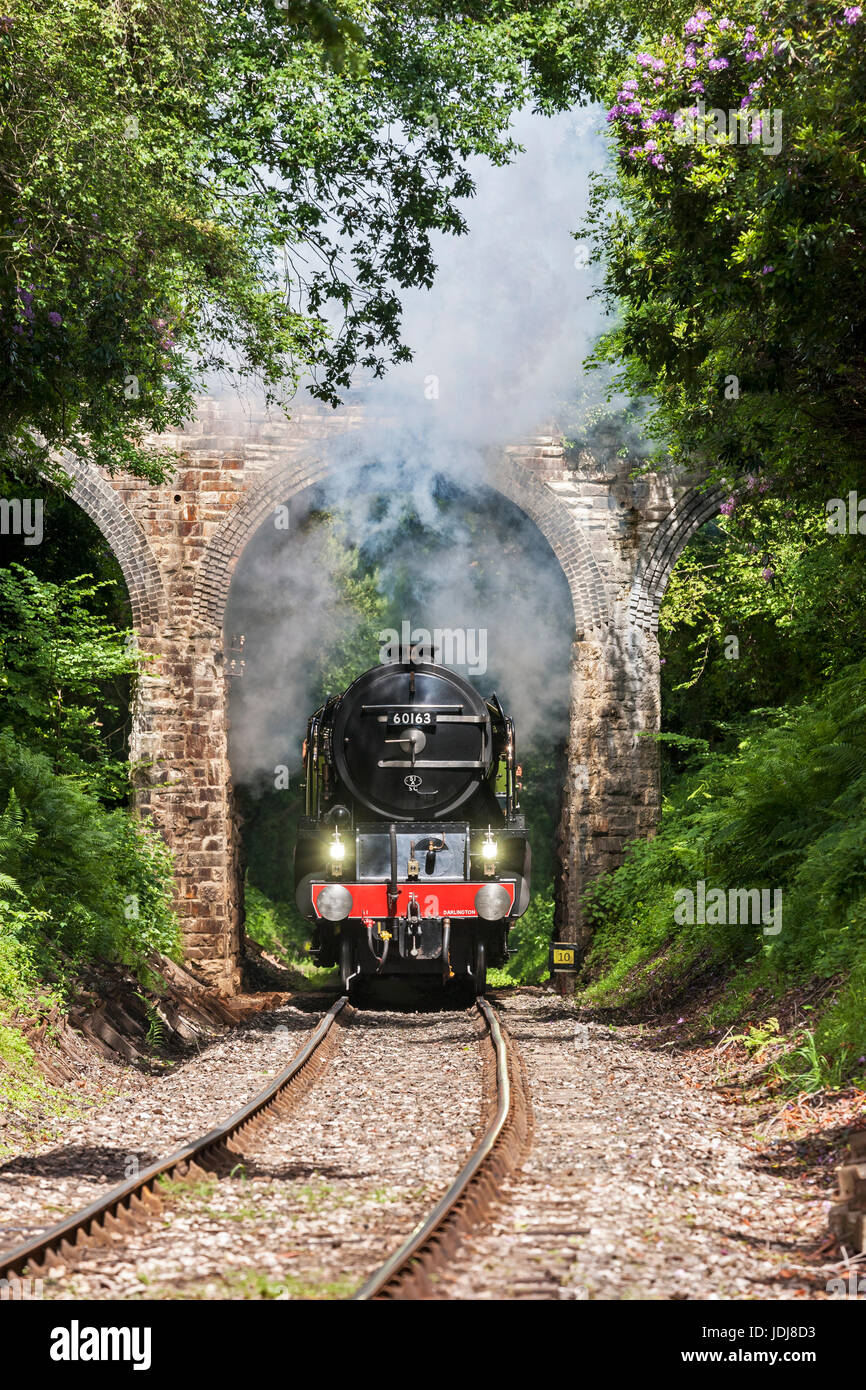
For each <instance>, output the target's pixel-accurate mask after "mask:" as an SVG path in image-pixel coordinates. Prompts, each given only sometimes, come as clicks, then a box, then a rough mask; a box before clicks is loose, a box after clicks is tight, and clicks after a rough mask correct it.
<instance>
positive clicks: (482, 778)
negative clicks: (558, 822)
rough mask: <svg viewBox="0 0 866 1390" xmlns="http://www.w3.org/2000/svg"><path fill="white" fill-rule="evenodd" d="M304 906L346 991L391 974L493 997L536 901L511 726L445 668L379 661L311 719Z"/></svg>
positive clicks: (301, 852)
mask: <svg viewBox="0 0 866 1390" xmlns="http://www.w3.org/2000/svg"><path fill="white" fill-rule="evenodd" d="M304 765H305V774H306V806H305V812H306V814H305V816H304V818H303V820H302V822H301V825H300V828H299V833H298V841H297V845H296V848H295V892H296V900H297V904H298V908H299V909H300V911H301V912H302V913H303V915H304V916H305V917H307V918H308V919H309V920H310V921H311V922H313V923H314V924H315V926H314V933H313V946H314V949H315V950H316V952H317V955H318V959H319V961H320V962H321V964H323V965H338V966H339V968H340V973H341V976H342V980H343V985H344V988H346V989H347V990H349V989H350V988H351V987H352V984H353V982H357V981H360V980H364V979H369V978H372V977H376V976H378V977H380V978H381V977H382V976H387V975H403V976H426V977H428V978H431V977H432V978H434V979H435V978H436V977H438V978H439V979H440V980H442V981H443V982H445V983H447V982H448V981H451V980H456V981H458V982H462V983H464V984H467V985H470V986H471V987H472V988H473V989H474V992H475V993H477V994H480V993H483V992H484V988H485V984H486V972H487V967H488V965H500V964H502V963H504V961H505V960H506V958H507V954H508V950H507V942H508V932H509V928H510V926H511V925H512V923H513V922H514V920H515V918H517V917H520V916H521V915H522V914H523V913H524V912H525V911H526V908H527V905H528V903H529V872H530V849H529V841H528V839H527V836H526V831H525V828H524V822H523V817H522V816H521V815H520V814H519V813H518V805H517V797H516V762H515V745H514V726H513V723H512V721H511V719H509V717H508V716H507V715H506V714H505V712H504V711H503V709H502V706H501V704H500V703H499V700H498V699H497V697H496V695H492V696H491V697H490V698H489V699H487V700H485V699H484V698H483V697H482V696H481V695H480V694H479V693H478V691H477V690H475V689H474V687H473V686H472V685H470V684H469V682H468V681H466V680H464V679H463V678H462V677H461V676H458V675H456V674H455V673H454V672H453V671H451V670H448V669H447V668H445V667H443V666H437V665H433V664H430V663H426V662H416V661H413V660H412V659H408V660H400V661H396V662H391V663H388V664H386V665H381V666H376V667H374V668H373V669H372V670H369V671H367V672H365V674H364V675H363V676H360V677H359V678H358V679H357V680H356V681H355V682H354V683H353V684H352V685H350V686H349V688H348V690H346V691H345V692H344V693H343V694H342V695H338V696H335V697H333V698H329V699H328V700H327V701H326V703H325V704H324V705H323V706H322V708H321V709H319V710H317V711H316V713H315V714H314V715H313V717H312V718H311V719H310V721H309V725H308V729H307V738H306V742H305V744H304Z"/></svg>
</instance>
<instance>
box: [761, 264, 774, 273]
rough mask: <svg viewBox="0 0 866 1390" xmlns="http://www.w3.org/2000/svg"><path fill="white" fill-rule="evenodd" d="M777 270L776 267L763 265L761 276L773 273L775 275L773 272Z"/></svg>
mask: <svg viewBox="0 0 866 1390" xmlns="http://www.w3.org/2000/svg"><path fill="white" fill-rule="evenodd" d="M775 269H776V267H775V266H774V265H763V266H761V274H762V275H772V273H773V271H774V270H775Z"/></svg>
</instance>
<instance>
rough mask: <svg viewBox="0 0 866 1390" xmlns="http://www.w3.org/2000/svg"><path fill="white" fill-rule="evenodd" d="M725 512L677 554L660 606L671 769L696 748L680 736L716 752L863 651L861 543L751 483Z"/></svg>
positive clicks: (812, 510) (864, 561) (818, 513)
mask: <svg viewBox="0 0 866 1390" xmlns="http://www.w3.org/2000/svg"><path fill="white" fill-rule="evenodd" d="M725 505H726V510H727V515H725V516H723V517H720V518H719V519H717V520H716V521H712V522H709V523H708V524H707V525H706V526H704V527H703V528H702V529H701V530H700V531H699V532H698V534H697V535H696V536H695V537H694V539H693V540H692V542H691V543H690V544H689V546H688V547H687V548H686V550H685V551H684V552H683V554H682V556H681V557H680V559H679V560H678V562H677V565H676V567H675V569H674V571H673V574H672V576H671V580H670V584H669V585H668V589H667V591H666V593H665V598H664V603H663V604H662V607H661V613H660V618H659V638H660V646H661V650H662V661H663V664H662V703H663V709H664V713H665V724H666V727H667V729H668V730H669V731H670V732H669V733H666V734H665V735H663V736H662V737H663V739H664V741H665V745H666V746H665V748H664V755H665V756H664V766H665V768H666V769H670V770H672V771H675V772H678V771H682V770H683V768H684V767H685V766H686V765H687V762H688V758H687V757H684V756H683V755H684V754H688V753H689V752H690V751H691V750H690V747H689V745H688V743H683V742H682V739H683V738H686V739H689V738H695V737H696V736H697V737H702V738H703V739H704V740H706V741H707V742H708V743H709V745H710V746H711V747H713V748H719V747H723V746H725V744H726V743H727V742H728V740H729V738H730V736H731V735H730V729H731V726H732V725H733V724H735V723H736V722H737V721H740V720H742V719H744V718H746V717H748V716H749V715H750V714H751V713H752V712H753V711H754V712H757V711H759V710H761V709H764V708H772V707H775V706H778V705H781V704H783V703H784V702H785V701H790V700H791V699H796V698H797V697H805V696H806V695H808V694H809V693H810V692H812V691H814V690H815V689H816V688H817V687H818V686H819V685H820V684H821V682H822V681H823V680H824V679H825V678H827V677H828V676H832V675H834V674H837V673H838V672H839V671H840V670H841V669H842V668H843V667H844V666H845V665H846V664H848V663H850V662H851V661H852V660H855V659H857V658H858V657H861V656H863V655H864V653H866V630H864V627H863V623H862V592H863V585H864V583H866V547H863V546H862V545H861V544H859V540H860V538H859V537H856V536H853V537H847V536H845V537H839V536H832V535H828V533H827V529H826V525H825V519H824V516H823V512H822V510H821V509H819V508H817V507H816V506H814V505H813V504H810V503H803V502H796V501H789V502H782V501H779V500H778V499H775V498H773V497H770V496H768V495H765V494H764V493H763V492H762V485H761V484H760V483H759V482H758V480H757V479H756V478H755V477H752V478H748V479H747V480H746V482H745V484H744V486H743V488H742V491H741V493H739V494H732V496H731V497H730V498H729V499H728V502H727V503H726V504H725ZM672 734H675V735H676V736H677V737H676V738H672V737H671V735H672ZM696 746H699V745H696Z"/></svg>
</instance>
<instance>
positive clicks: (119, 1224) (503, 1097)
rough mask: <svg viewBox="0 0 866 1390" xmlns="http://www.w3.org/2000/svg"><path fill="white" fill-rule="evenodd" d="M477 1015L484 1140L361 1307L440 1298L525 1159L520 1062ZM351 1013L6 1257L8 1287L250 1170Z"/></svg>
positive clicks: (371, 1281) (484, 1007) (489, 1020)
mask: <svg viewBox="0 0 866 1390" xmlns="http://www.w3.org/2000/svg"><path fill="white" fill-rule="evenodd" d="M477 1008H478V1014H477V1026H478V1028H479V1030H480V1031H481V1033H482V1041H483V1046H484V1083H483V1084H484V1096H485V1102H486V1115H485V1122H484V1128H483V1132H482V1133H481V1134H480V1136H479V1137H478V1139H477V1140H476V1142H475V1144H474V1146H473V1149H472V1152H471V1154H470V1156H469V1158H468V1159H467V1160H466V1161H465V1162H464V1164H463V1166H462V1168H461V1170H460V1172H459V1173H458V1175H457V1177H456V1178H455V1180H454V1181H453V1182H452V1184H451V1185H450V1186H449V1188H448V1190H447V1191H446V1192H445V1194H444V1195H443V1196H442V1197H441V1198H440V1200H439V1201H438V1202H437V1203H436V1205H435V1207H434V1208H433V1210H432V1211H431V1212H430V1213H429V1215H428V1216H427V1217H426V1218H425V1219H424V1220H423V1221H421V1222H420V1223H419V1224H418V1225H417V1227H416V1228H415V1230H414V1231H413V1232H412V1234H411V1235H410V1236H409V1237H408V1238H407V1239H406V1240H405V1241H403V1242H402V1244H401V1245H400V1246H399V1248H398V1249H397V1250H395V1251H394V1252H393V1254H392V1255H390V1256H389V1257H388V1259H387V1260H386V1261H385V1263H384V1264H383V1265H382V1266H381V1268H380V1269H379V1270H377V1271H376V1273H375V1274H373V1275H372V1276H370V1277H369V1278H368V1279H367V1280H366V1281H365V1283H364V1284H363V1285H362V1286H361V1288H360V1289H358V1290H357V1292H356V1293H355V1294H354V1295H353V1297H354V1298H355V1299H357V1300H359V1301H369V1300H374V1299H376V1300H390V1299H401V1298H428V1297H431V1296H435V1295H436V1292H437V1290H438V1289H441V1284H440V1281H441V1276H442V1273H443V1271H444V1269H445V1267H446V1265H447V1262H448V1261H449V1259H450V1257H451V1256H452V1254H453V1251H454V1250H455V1248H456V1246H457V1244H458V1243H459V1242H460V1240H461V1239H462V1238H463V1237H464V1236H465V1235H466V1234H468V1233H469V1232H470V1231H471V1230H472V1229H475V1228H477V1227H478V1226H480V1225H482V1224H483V1222H484V1220H485V1215H486V1212H487V1211H488V1209H489V1207H490V1204H491V1202H492V1201H493V1200H494V1199H495V1196H496V1193H497V1191H498V1189H499V1187H500V1185H501V1183H502V1181H503V1179H504V1178H505V1177H506V1176H507V1174H508V1173H509V1172H510V1171H511V1170H512V1169H513V1168H514V1166H515V1165H516V1164H517V1163H518V1162H519V1161H520V1158H521V1156H522V1154H523V1152H524V1151H525V1147H526V1145H527V1143H528V1139H529V1134H530V1128H531V1112H530V1108H529V1103H528V1099H527V1094H526V1088H525V1081H524V1077H523V1071H522V1066H521V1063H520V1059H519V1057H518V1055H517V1052H516V1050H515V1048H514V1045H513V1043H512V1042H511V1040H510V1039H509V1038H508V1036H507V1034H505V1033H504V1031H503V1030H502V1028H501V1027H500V1024H499V1021H498V1018H497V1017H496V1014H495V1012H494V1010H493V1009H492V1008H491V1007H490V1005H489V1004H488V1003H487V1001H486V1000H484V999H479V1000H478V1001H477ZM353 1012H354V1011H353V1010H352V1008H351V1006H350V1005H349V1003H348V999H347V998H346V997H342V998H340V999H338V1000H337V1001H336V1003H335V1004H334V1005H332V1007H331V1008H330V1009H329V1010H328V1012H327V1013H326V1014H325V1015H324V1017H323V1018H322V1019H321V1021H320V1022H319V1024H318V1026H317V1027H316V1028H315V1030H314V1031H313V1033H312V1034H311V1035H310V1037H309V1038H308V1040H307V1042H306V1043H305V1044H304V1046H303V1047H302V1048H301V1049H300V1051H299V1052H298V1053H297V1054H296V1056H295V1057H294V1058H293V1059H292V1061H291V1062H290V1063H289V1065H288V1066H287V1067H285V1068H284V1069H283V1071H281V1072H280V1073H279V1075H278V1076H277V1077H275V1078H274V1080H273V1081H272V1082H270V1083H269V1084H268V1086H267V1087H266V1088H264V1089H263V1090H262V1091H260V1092H259V1093H258V1094H257V1095H256V1096H254V1097H253V1099H252V1100H251V1101H250V1102H249V1103H248V1104H247V1105H245V1106H243V1107H242V1109H240V1110H238V1111H237V1112H236V1113H235V1114H234V1115H232V1116H231V1117H230V1118H229V1119H228V1120H226V1121H225V1122H224V1123H223V1124H221V1125H219V1126H217V1127H216V1128H215V1129H212V1130H210V1131H209V1132H208V1133H207V1134H205V1135H203V1136H202V1137H201V1138H200V1139H197V1140H195V1141H193V1142H192V1143H189V1144H186V1145H185V1146H184V1147H183V1148H181V1149H178V1150H177V1151H176V1152H174V1153H173V1154H171V1155H169V1156H168V1157H167V1158H165V1159H162V1160H159V1161H158V1162H156V1163H154V1164H151V1165H149V1166H148V1167H147V1168H145V1169H144V1170H143V1171H142V1172H141V1173H139V1174H138V1175H137V1176H136V1177H134V1178H131V1179H130V1180H129V1181H127V1182H126V1183H124V1184H122V1185H121V1186H119V1187H116V1188H114V1189H112V1191H110V1192H108V1193H107V1194H106V1195H105V1196H104V1197H103V1198H101V1199H100V1200H99V1201H97V1202H94V1203H92V1204H91V1205H90V1206H88V1207H86V1208H84V1209H83V1210H81V1211H79V1212H76V1213H74V1214H72V1215H71V1216H69V1217H67V1218H65V1219H64V1220H63V1221H61V1222H59V1223H58V1224H57V1225H55V1226H53V1227H51V1228H50V1229H48V1230H45V1231H43V1232H42V1233H41V1234H40V1235H39V1236H37V1237H35V1238H33V1239H31V1240H29V1241H27V1242H26V1243H24V1244H21V1245H19V1246H17V1247H16V1248H15V1249H12V1250H10V1251H8V1252H6V1253H3V1254H0V1278H5V1279H11V1278H13V1277H14V1276H18V1275H21V1274H22V1273H23V1272H24V1271H25V1270H26V1272H27V1274H28V1275H29V1276H33V1275H36V1276H39V1275H41V1274H44V1273H46V1272H47V1271H48V1270H50V1269H51V1268H52V1266H56V1265H58V1264H62V1265H67V1266H68V1265H70V1264H74V1263H75V1261H76V1259H77V1257H79V1256H81V1255H82V1253H83V1252H84V1251H85V1250H86V1248H87V1247H88V1246H98V1245H111V1244H112V1243H113V1242H116V1241H117V1240H118V1239H119V1238H120V1236H121V1235H122V1233H123V1231H124V1230H127V1229H129V1228H131V1227H132V1226H133V1225H135V1224H137V1223H138V1222H139V1221H146V1220H149V1219H150V1218H151V1217H152V1216H154V1215H155V1214H157V1213H158V1211H159V1210H160V1208H161V1206H162V1196H161V1187H162V1184H163V1183H164V1182H165V1181H166V1180H169V1181H180V1182H184V1181H187V1182H189V1181H197V1180H199V1179H201V1178H204V1177H206V1176H207V1175H209V1174H210V1175H212V1174H214V1173H216V1174H218V1175H225V1174H228V1173H230V1172H231V1171H232V1170H233V1169H234V1168H235V1167H236V1166H237V1165H238V1164H240V1163H241V1162H242V1157H243V1151H244V1149H243V1142H244V1140H245V1139H247V1138H248V1137H249V1136H250V1135H251V1133H253V1132H255V1130H256V1128H257V1127H258V1126H260V1125H262V1124H263V1123H266V1122H267V1121H268V1119H269V1117H274V1116H280V1115H283V1114H285V1113H286V1112H287V1111H288V1110H290V1109H293V1108H294V1107H295V1105H296V1104H297V1101H298V1099H299V1097H300V1095H302V1094H303V1093H304V1092H305V1091H306V1090H307V1089H308V1087H309V1086H311V1085H312V1084H313V1083H314V1082H315V1080H316V1079H317V1077H318V1076H319V1075H320V1074H321V1073H322V1071H323V1069H324V1067H325V1066H326V1065H327V1063H328V1060H329V1058H330V1056H331V1055H332V1053H333V1051H334V1049H335V1046H336V1040H337V1038H338V1036H339V1033H340V1028H339V1027H335V1024H338V1023H344V1022H346V1021H347V1020H348V1019H349V1018H350V1017H351V1015H352V1013H353Z"/></svg>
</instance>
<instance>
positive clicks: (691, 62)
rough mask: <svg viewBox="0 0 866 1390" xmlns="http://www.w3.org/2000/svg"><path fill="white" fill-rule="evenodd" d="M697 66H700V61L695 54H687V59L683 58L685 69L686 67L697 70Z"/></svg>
mask: <svg viewBox="0 0 866 1390" xmlns="http://www.w3.org/2000/svg"><path fill="white" fill-rule="evenodd" d="M697 65H698V60H697V58H696V57H695V56H694V54H693V53H687V54H686V56H685V58H683V67H684V68H696V67H697Z"/></svg>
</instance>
